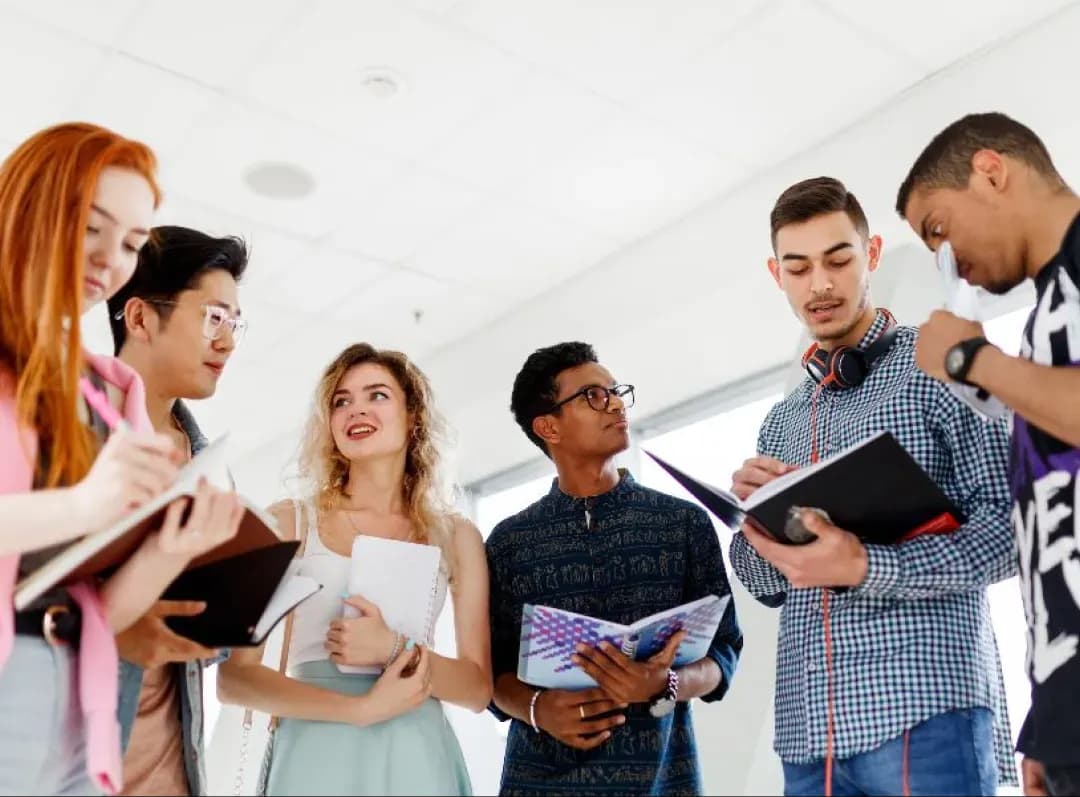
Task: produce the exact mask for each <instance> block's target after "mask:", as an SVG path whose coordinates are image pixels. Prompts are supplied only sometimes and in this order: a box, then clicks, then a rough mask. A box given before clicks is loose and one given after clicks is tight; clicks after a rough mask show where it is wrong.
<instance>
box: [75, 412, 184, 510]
mask: <svg viewBox="0 0 1080 797" xmlns="http://www.w3.org/2000/svg"><path fill="white" fill-rule="evenodd" d="M178 461H179V453H178V452H177V450H176V446H174V445H173V442H172V440H170V439H169V438H168V437H167V436H165V435H163V434H141V433H135V432H124V431H118V432H114V433H113V434H111V435H110V436H109V439H108V440H107V441H106V443H105V445H104V446H102V448H101V451H100V452H99V453H98V455H97V458H96V459H95V460H94V464H93V466H92V467H91V468H90V472H89V473H87V474H86V476H84V477H83V479H82V481H80V482H79V483H78V484H76V485H75V486H74V487H73V488H72V494H73V496H74V498H75V501H76V504H77V506H78V513H79V515H80V516H81V517H85V518H88V519H89V527H90V528H91V529H92V530H96V529H103V528H108V527H109V526H110V525H112V524H113V523H115V522H116V521H117V520H119V519H120V518H122V517H123V516H124V515H126V514H127V513H128V512H130V511H131V510H132V509H135V508H137V507H140V506H142V505H143V504H146V503H148V502H149V501H152V500H153V499H154V497H155V496H157V495H159V494H160V493H161V492H163V491H164V490H165V489H167V488H168V487H169V486H170V485H171V484H172V483H173V481H175V479H176V474H177V472H178V471H177V463H178Z"/></svg>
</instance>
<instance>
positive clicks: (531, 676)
mask: <svg viewBox="0 0 1080 797" xmlns="http://www.w3.org/2000/svg"><path fill="white" fill-rule="evenodd" d="M730 601H731V596H730V595H724V596H723V597H720V596H719V595H707V596H706V597H704V598H700V599H699V600H696V601H693V602H691V603H686V604H683V605H682V606H676V607H675V608H673V609H668V610H667V611H663V612H658V613H656V614H652V615H649V616H648V617H643V618H642V619H640V620H638V621H637V622H635V623H632V624H630V625H622V624H621V623H613V622H610V621H608V620H600V619H598V618H596V617H589V616H588V615H585V614H577V613H575V612H568V611H565V610H563V609H555V608H552V607H551V606H534V605H532V604H525V606H524V607H523V609H522V618H521V647H520V648H519V650H518V673H517V674H518V678H519V679H520V680H521V681H523V682H524V683H527V684H532V685H533V686H541V687H545V688H547V689H587V688H589V687H593V686H596V681H594V680H593V679H592V677H591V676H590V675H588V674H587V673H586V672H585V671H584V670H582V669H581V668H580V667H578V666H577V665H576V664H574V663H573V662H572V661H571V660H570V657H571V656H573V655H574V652H575V648H576V646H577V645H578V644H585V645H589V646H593V647H595V646H596V645H599V644H600V643H601V642H605V641H606V642H609V643H611V644H612V645H614V646H615V647H617V648H619V649H620V650H621V651H622V652H623V653H624V654H625V655H627V656H629V657H630V658H632V659H634V660H635V661H644V660H645V659H648V658H649V657H651V656H653V655H655V654H656V653H659V652H660V651H661V650H662V649H663V648H664V645H666V644H667V642H668V640H669V639H671V637H672V636H673V635H674V634H675V633H676V632H677V631H679V630H682V629H685V630H686V632H687V636H686V639H684V640H683V641H682V643H681V644H680V645H679V650H678V652H677V653H676V656H675V666H677V667H682V666H684V665H686V664H690V663H691V662H695V661H698V660H699V659H702V658H704V657H705V655H706V654H707V653H708V651H709V646H710V645H711V644H712V640H713V637H715V636H716V630H717V628H719V627H720V620H721V619H722V618H723V616H724V612H725V611H726V610H727V606H728V603H729V602H730Z"/></svg>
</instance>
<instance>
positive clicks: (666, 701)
mask: <svg viewBox="0 0 1080 797" xmlns="http://www.w3.org/2000/svg"><path fill="white" fill-rule="evenodd" d="M677 702H678V701H677V700H675V699H673V698H670V697H662V698H660V699H659V700H657V701H656V702H655V703H653V704H652V705H651V706H649V713H650V714H652V715H653V716H654V717H666V716H667V715H668V714H670V713H671V712H672V711H674V710H675V704H676V703H677Z"/></svg>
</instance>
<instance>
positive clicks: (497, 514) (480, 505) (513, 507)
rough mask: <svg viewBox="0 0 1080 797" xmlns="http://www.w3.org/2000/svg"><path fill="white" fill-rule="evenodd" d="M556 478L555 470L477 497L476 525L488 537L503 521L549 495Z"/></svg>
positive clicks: (485, 537)
mask: <svg viewBox="0 0 1080 797" xmlns="http://www.w3.org/2000/svg"><path fill="white" fill-rule="evenodd" d="M554 478H555V473H554V470H553V471H552V473H550V474H549V475H546V476H540V477H539V478H535V479H530V480H529V481H527V482H524V483H523V484H519V485H516V486H515V487H509V488H507V489H505V490H500V491H498V492H495V493H490V494H489V495H482V496H480V497H479V498H477V499H476V527H477V528H478V529H480V533H481V534H483V535H484V539H485V540H486V539H487V536H488V535H489V534H491V530H492V529H493V528H495V526H497V525H498V524H499V523H500V522H501V521H503V520H505V519H506V518H508V517H510V516H511V515H514V514H517V513H518V512H520V511H521V510H522V509H525V507H527V506H529V505H530V504H533V503H535V502H536V501H538V500H540V499H541V498H543V497H544V496H545V495H547V494H548V491H549V490H550V489H551V482H552V480H553V479H554Z"/></svg>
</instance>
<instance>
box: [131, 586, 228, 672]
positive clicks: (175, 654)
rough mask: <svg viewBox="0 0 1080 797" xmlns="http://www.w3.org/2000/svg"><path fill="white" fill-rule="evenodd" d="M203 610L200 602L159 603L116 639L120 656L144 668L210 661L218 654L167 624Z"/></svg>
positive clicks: (204, 606)
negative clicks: (181, 634)
mask: <svg viewBox="0 0 1080 797" xmlns="http://www.w3.org/2000/svg"><path fill="white" fill-rule="evenodd" d="M205 610H206V604H205V603H203V602H202V601H170V600H160V601H158V602H157V603H155V604H154V605H153V606H152V607H151V609H150V611H148V612H147V613H146V614H144V615H143V616H142V617H141V618H139V621H138V622H137V623H135V625H133V626H131V628H129V629H127V630H126V631H123V632H122V633H120V634H117V636H116V648H117V652H118V653H119V654H120V657H121V658H122V659H124V660H125V661H129V662H131V663H132V664H137V665H139V666H140V667H142V668H144V669H146V668H150V667H158V666H161V665H162V664H170V663H174V662H184V661H197V660H199V659H213V658H215V657H216V656H217V655H218V651H216V650H214V649H213V648H208V647H204V646H203V645H200V644H199V643H198V642H194V641H192V640H190V639H188V638H187V637H182V636H180V635H179V634H177V633H176V632H175V631H173V630H172V629H171V628H169V626H168V625H167V624H166V619H167V618H169V617H195V616H197V615H199V614H202V613H203V612H204V611H205Z"/></svg>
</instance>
